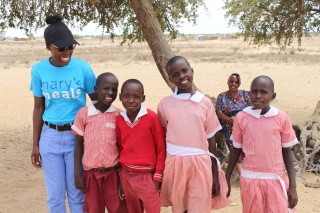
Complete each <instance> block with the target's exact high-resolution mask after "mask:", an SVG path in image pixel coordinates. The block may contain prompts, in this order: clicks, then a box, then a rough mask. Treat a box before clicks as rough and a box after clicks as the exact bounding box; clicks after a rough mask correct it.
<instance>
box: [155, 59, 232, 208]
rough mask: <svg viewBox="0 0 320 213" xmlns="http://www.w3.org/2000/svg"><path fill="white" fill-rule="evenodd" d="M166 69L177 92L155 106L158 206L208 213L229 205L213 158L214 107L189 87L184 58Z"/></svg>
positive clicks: (189, 71)
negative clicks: (163, 148)
mask: <svg viewBox="0 0 320 213" xmlns="http://www.w3.org/2000/svg"><path fill="white" fill-rule="evenodd" d="M166 69H167V71H168V74H169V77H170V80H171V81H172V82H173V83H174V84H175V85H176V89H175V92H174V93H173V94H172V95H170V96H168V97H165V98H163V99H162V100H161V102H160V103H159V106H158V116H159V118H160V120H161V122H162V125H163V126H164V127H165V128H166V141H167V158H166V162H165V169H164V174H163V181H162V187H161V192H160V198H161V202H162V206H172V212H178V213H181V212H185V211H188V212H189V213H199V212H201V213H209V212H211V209H218V208H222V207H225V206H228V205H229V204H230V203H231V200H229V199H228V198H227V196H226V193H227V183H226V180H225V176H224V173H223V171H222V170H221V168H220V166H219V162H218V160H217V159H216V158H215V157H214V155H213V154H216V142H215V139H214V135H215V133H216V132H217V131H219V130H220V129H221V126H220V123H219V121H218V118H217V116H216V114H215V109H214V106H213V104H212V102H211V101H210V99H209V98H207V97H205V96H204V95H203V94H202V93H200V92H198V91H195V90H194V89H193V87H192V81H193V69H192V68H191V67H190V64H189V62H188V61H187V60H186V59H185V58H183V57H181V56H175V57H173V58H171V59H170V60H169V61H168V63H167V66H166ZM211 153H213V154H211ZM210 156H212V157H211V158H210Z"/></svg>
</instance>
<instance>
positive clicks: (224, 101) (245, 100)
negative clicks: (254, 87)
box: [216, 73, 251, 175]
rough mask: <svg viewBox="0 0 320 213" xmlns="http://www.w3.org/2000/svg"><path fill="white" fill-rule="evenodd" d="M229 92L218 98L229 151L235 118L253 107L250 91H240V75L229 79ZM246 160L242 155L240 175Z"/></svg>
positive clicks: (221, 121) (239, 166) (234, 75)
mask: <svg viewBox="0 0 320 213" xmlns="http://www.w3.org/2000/svg"><path fill="white" fill-rule="evenodd" d="M227 84H228V87H229V90H228V91H226V92H223V93H220V94H219V95H218V98H217V103H216V113H217V116H218V118H219V120H220V123H221V126H222V129H223V132H224V135H225V138H226V142H227V146H228V148H229V151H231V149H232V143H233V142H232V140H231V139H230V137H231V133H232V127H233V118H234V117H235V116H236V115H237V113H238V112H240V111H242V110H243V109H244V108H246V107H247V106H251V103H250V100H249V93H248V91H244V90H238V88H239V86H240V84H241V79H240V75H239V74H238V73H233V74H231V75H230V76H229V78H228V82H227ZM243 158H244V153H242V154H241V155H240V158H239V161H238V163H237V166H236V169H237V171H238V174H239V175H240V174H241V165H242V164H241V163H242V161H243Z"/></svg>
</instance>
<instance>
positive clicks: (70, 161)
mask: <svg viewBox="0 0 320 213" xmlns="http://www.w3.org/2000/svg"><path fill="white" fill-rule="evenodd" d="M59 133H60V138H61V141H62V146H61V149H62V150H61V151H62V152H63V153H64V163H65V167H66V180H65V181H66V186H67V195H68V205H69V208H70V211H71V213H81V212H83V202H84V198H83V193H82V191H81V190H79V189H77V188H76V187H75V184H74V144H75V141H76V137H75V135H74V134H72V132H71V131H63V132H59Z"/></svg>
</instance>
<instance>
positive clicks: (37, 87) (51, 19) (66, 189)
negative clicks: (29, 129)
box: [30, 15, 96, 213]
mask: <svg viewBox="0 0 320 213" xmlns="http://www.w3.org/2000/svg"><path fill="white" fill-rule="evenodd" d="M62 19H63V18H62V17H61V16H59V15H50V16H48V17H47V18H46V23H47V24H49V26H48V27H47V28H46V29H45V31H44V38H45V42H46V48H47V50H49V51H50V53H51V56H50V57H49V58H47V59H45V60H42V61H40V62H38V63H36V64H35V65H34V66H33V67H32V70H31V86H30V89H31V90H32V92H33V95H34V109H33V148H32V153H31V161H32V164H33V166H34V167H36V168H38V169H39V168H42V169H43V172H44V180H45V184H46V188H47V192H48V198H47V203H48V208H49V212H51V213H53V212H57V213H64V212H66V206H65V197H66V193H67V197H68V205H69V207H70V211H71V212H72V213H79V212H83V210H82V209H83V194H82V192H81V190H78V189H76V188H75V185H74V176H73V175H74V172H73V171H74V160H73V158H74V154H73V153H74V144H75V135H74V134H72V132H71V125H72V123H73V121H74V119H75V116H76V113H77V111H78V110H79V109H80V108H81V107H83V106H85V104H86V94H89V96H90V98H91V100H96V98H95V94H94V86H95V83H96V77H95V75H94V73H93V71H92V69H91V67H90V65H89V64H88V63H87V62H85V61H83V60H80V59H77V58H73V57H71V56H72V53H73V51H74V49H75V47H76V45H78V44H79V43H78V42H77V41H76V40H75V39H74V38H73V35H72V33H71V31H70V30H69V29H68V27H67V26H66V25H65V24H64V23H63V22H62Z"/></svg>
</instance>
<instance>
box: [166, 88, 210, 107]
mask: <svg viewBox="0 0 320 213" xmlns="http://www.w3.org/2000/svg"><path fill="white" fill-rule="evenodd" d="M177 92H178V87H175V89H174V93H173V94H172V97H174V98H177V99H183V100H191V101H194V102H197V103H199V102H200V101H201V100H202V98H203V97H204V94H202V93H201V92H199V91H196V92H195V93H194V94H193V95H192V96H191V94H190V93H180V94H177Z"/></svg>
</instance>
